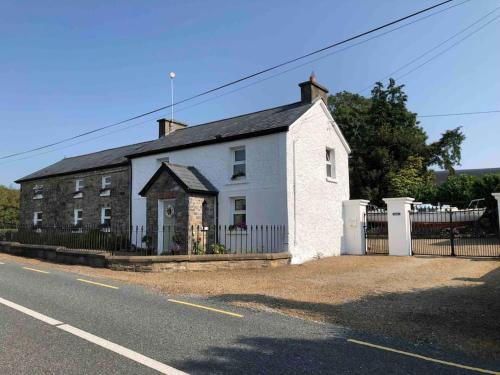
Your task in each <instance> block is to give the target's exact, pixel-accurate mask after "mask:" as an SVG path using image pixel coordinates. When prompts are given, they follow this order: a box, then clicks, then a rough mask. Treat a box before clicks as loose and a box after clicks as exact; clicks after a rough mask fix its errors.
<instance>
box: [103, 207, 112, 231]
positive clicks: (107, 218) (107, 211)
mask: <svg viewBox="0 0 500 375" xmlns="http://www.w3.org/2000/svg"><path fill="white" fill-rule="evenodd" d="M101 225H102V226H104V227H110V226H111V207H103V208H101Z"/></svg>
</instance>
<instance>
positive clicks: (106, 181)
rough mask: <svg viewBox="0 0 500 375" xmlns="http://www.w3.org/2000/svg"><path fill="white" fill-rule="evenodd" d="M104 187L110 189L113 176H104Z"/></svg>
mask: <svg viewBox="0 0 500 375" xmlns="http://www.w3.org/2000/svg"><path fill="white" fill-rule="evenodd" d="M101 187H102V189H109V188H110V187H111V176H104V177H103V178H102V186H101Z"/></svg>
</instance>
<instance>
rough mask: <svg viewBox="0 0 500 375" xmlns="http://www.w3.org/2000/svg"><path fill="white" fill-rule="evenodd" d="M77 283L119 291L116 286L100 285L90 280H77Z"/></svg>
mask: <svg viewBox="0 0 500 375" xmlns="http://www.w3.org/2000/svg"><path fill="white" fill-rule="evenodd" d="M77 280H78V281H81V282H82V283H87V284H92V285H98V286H103V287H105V288H111V289H120V288H118V287H117V286H113V285H108V284H101V283H96V282H95V281H90V280H85V279H77Z"/></svg>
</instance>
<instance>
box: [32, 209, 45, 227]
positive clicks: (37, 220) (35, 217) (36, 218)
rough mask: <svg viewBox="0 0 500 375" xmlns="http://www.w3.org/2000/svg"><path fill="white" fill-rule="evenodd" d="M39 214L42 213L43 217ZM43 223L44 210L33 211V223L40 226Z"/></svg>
mask: <svg viewBox="0 0 500 375" xmlns="http://www.w3.org/2000/svg"><path fill="white" fill-rule="evenodd" d="M38 214H41V215H42V218H41V219H39V218H38ZM42 223H43V211H35V212H33V225H35V226H38V225H40V224H42Z"/></svg>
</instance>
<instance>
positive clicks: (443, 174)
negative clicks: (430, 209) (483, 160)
mask: <svg viewBox="0 0 500 375" xmlns="http://www.w3.org/2000/svg"><path fill="white" fill-rule="evenodd" d="M490 173H500V168H478V169H457V170H455V175H456V176H460V175H462V174H466V175H469V176H482V175H485V174H490ZM448 176H449V172H448V171H434V178H435V181H436V184H438V185H441V184H443V183H445V182H446V180H447V178H448Z"/></svg>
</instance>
